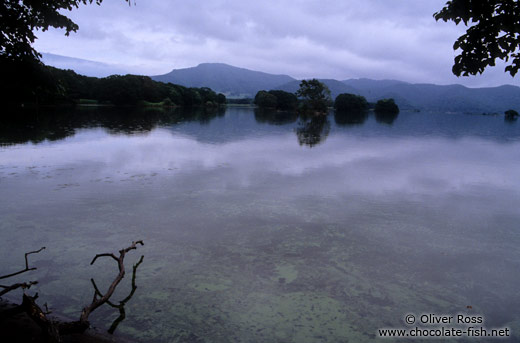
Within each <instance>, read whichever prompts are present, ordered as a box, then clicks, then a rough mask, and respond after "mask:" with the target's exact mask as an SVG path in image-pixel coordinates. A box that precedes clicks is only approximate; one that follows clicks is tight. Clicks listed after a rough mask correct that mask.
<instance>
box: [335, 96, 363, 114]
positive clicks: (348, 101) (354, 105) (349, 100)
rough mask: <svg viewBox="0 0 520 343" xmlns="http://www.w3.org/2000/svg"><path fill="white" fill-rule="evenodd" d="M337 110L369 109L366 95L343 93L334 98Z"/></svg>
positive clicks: (354, 110)
mask: <svg viewBox="0 0 520 343" xmlns="http://www.w3.org/2000/svg"><path fill="white" fill-rule="evenodd" d="M334 108H335V109H336V111H350V112H364V111H367V110H368V101H367V99H365V97H364V96H361V95H355V94H349V93H343V94H340V95H338V96H337V97H336V100H334Z"/></svg>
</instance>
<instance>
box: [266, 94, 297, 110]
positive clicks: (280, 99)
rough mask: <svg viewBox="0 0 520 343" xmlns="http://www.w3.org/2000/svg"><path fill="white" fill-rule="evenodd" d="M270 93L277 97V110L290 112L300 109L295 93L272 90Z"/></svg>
mask: <svg viewBox="0 0 520 343" xmlns="http://www.w3.org/2000/svg"><path fill="white" fill-rule="evenodd" d="M268 93H269V94H271V95H274V96H275V97H276V108H277V109H279V110H282V111H290V110H295V109H296V108H297V107H298V98H297V97H296V95H294V94H293V93H289V92H286V91H282V90H270V91H269V92H268Z"/></svg>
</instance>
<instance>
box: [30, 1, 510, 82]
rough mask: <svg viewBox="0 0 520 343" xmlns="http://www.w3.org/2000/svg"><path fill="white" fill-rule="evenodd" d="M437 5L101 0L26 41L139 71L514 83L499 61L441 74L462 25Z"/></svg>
mask: <svg viewBox="0 0 520 343" xmlns="http://www.w3.org/2000/svg"><path fill="white" fill-rule="evenodd" d="M444 3H445V0H432V1H416V0H402V1H387V0H367V1H332V0H321V1H318V0H302V1H289V0H279V1H263V2H259V1H252V0H248V1H232V0H227V1H226V0H207V1H185V0H172V1H165V0H137V4H136V5H135V6H131V7H128V6H127V5H126V4H125V3H124V2H123V1H112V2H108V1H106V2H105V3H103V5H102V6H99V7H98V6H84V7H81V8H80V9H79V10H75V11H73V12H71V17H72V18H73V19H74V20H75V21H76V22H77V23H78V24H79V25H80V31H79V33H78V34H76V35H72V36H70V37H64V36H63V35H62V34H61V35H60V34H48V33H41V34H39V36H40V39H39V40H38V41H37V45H36V47H37V48H38V49H40V50H42V51H47V52H51V53H55V54H61V55H69V56H72V57H78V58H84V59H92V60H95V61H101V62H107V63H115V62H120V61H121V60H126V61H127V62H128V63H127V64H133V65H142V66H143V71H142V73H145V74H146V73H149V74H156V73H161V72H167V71H169V70H171V69H172V68H179V67H189V66H193V65H196V64H198V63H201V62H224V63H229V64H232V65H236V66H240V67H245V68H250V69H255V70H261V71H265V72H272V73H284V74H289V75H291V76H294V77H327V78H336V79H345V78H358V77H370V78H376V79H385V78H394V79H402V80H404V81H409V82H436V83H443V84H447V83H456V82H458V83H463V84H466V85H479V86H482V85H497V84H503V83H512V84H519V82H518V81H515V80H514V79H511V78H510V77H508V76H507V75H505V73H504V72H503V68H502V67H497V68H495V69H494V70H490V71H487V72H486V73H485V75H483V76H480V77H474V78H465V79H457V78H455V77H454V76H453V75H452V74H451V64H452V62H453V57H454V55H455V54H454V52H453V50H452V44H453V42H454V40H455V39H456V38H457V37H458V36H459V35H460V34H461V33H462V32H463V31H464V28H463V27H458V26H455V25H454V24H452V23H444V22H435V20H434V19H433V13H434V12H435V11H438V10H440V9H441V8H442V6H443V5H444ZM67 45H69V48H67ZM72 47H74V49H72ZM71 50H72V51H71Z"/></svg>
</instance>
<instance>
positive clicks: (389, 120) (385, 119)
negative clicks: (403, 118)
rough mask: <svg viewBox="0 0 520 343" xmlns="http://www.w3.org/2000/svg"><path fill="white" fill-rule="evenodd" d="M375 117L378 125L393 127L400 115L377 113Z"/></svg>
mask: <svg viewBox="0 0 520 343" xmlns="http://www.w3.org/2000/svg"><path fill="white" fill-rule="evenodd" d="M374 114H375V117H376V120H377V122H378V123H381V124H387V125H392V124H393V123H394V121H395V120H396V119H397V117H398V116H399V112H398V113H391V112H375V113H374Z"/></svg>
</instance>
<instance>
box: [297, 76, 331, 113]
mask: <svg viewBox="0 0 520 343" xmlns="http://www.w3.org/2000/svg"><path fill="white" fill-rule="evenodd" d="M296 96H297V97H299V98H303V104H304V110H310V111H314V112H319V113H325V112H327V107H328V104H329V103H330V102H331V98H330V90H329V88H328V87H327V86H326V85H325V84H323V83H321V82H320V81H318V80H316V79H312V80H308V81H307V80H302V82H300V89H298V90H297V91H296Z"/></svg>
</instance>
